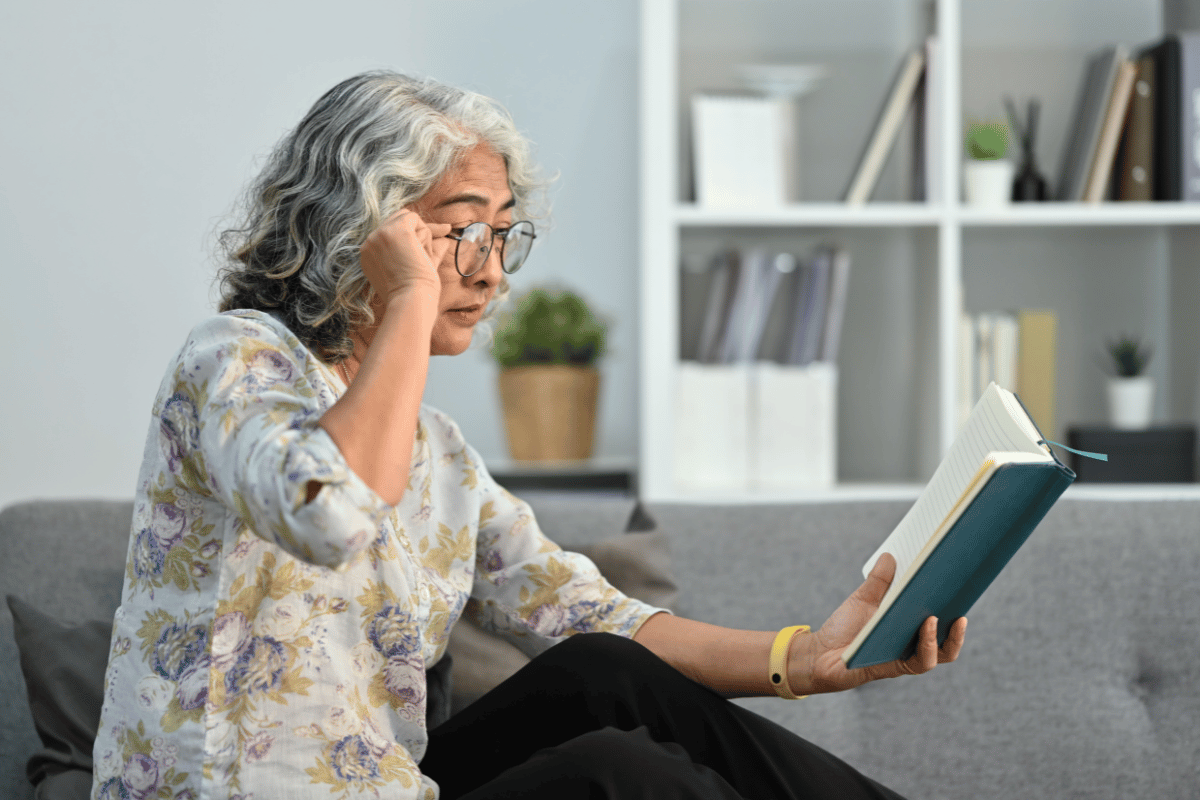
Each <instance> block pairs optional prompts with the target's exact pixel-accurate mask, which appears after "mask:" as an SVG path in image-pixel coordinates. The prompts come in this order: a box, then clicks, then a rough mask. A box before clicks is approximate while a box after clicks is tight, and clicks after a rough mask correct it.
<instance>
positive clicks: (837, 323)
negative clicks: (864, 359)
mask: <svg viewBox="0 0 1200 800" xmlns="http://www.w3.org/2000/svg"><path fill="white" fill-rule="evenodd" d="M849 291H850V254H849V253H848V252H846V251H845V250H843V249H842V248H840V247H837V248H834V251H833V271H832V272H831V273H830V277H829V307H828V310H827V312H826V314H825V331H824V333H823V335H822V337H821V354H820V357H819V358H818V360H819V361H825V362H828V363H834V362H836V361H837V357H838V348H839V347H840V345H841V339H842V325H843V321H844V320H845V318H846V296H847V294H848V293H849Z"/></svg>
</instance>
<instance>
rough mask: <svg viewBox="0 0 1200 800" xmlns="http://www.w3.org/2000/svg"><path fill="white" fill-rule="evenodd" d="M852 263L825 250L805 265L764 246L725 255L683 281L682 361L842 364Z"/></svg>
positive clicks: (685, 272) (689, 270)
mask: <svg viewBox="0 0 1200 800" xmlns="http://www.w3.org/2000/svg"><path fill="white" fill-rule="evenodd" d="M849 275H850V256H849V254H848V253H847V252H846V251H845V250H843V249H841V248H838V247H832V246H824V247H820V248H818V249H817V250H816V252H815V253H814V254H813V256H812V257H811V258H810V259H807V260H800V259H797V258H796V257H795V256H793V255H792V254H791V253H786V252H774V251H772V250H769V249H767V248H765V247H752V248H749V249H746V250H727V251H723V252H721V253H719V254H717V255H716V256H715V257H714V258H713V259H712V261H711V263H710V265H708V266H707V267H706V268H704V267H699V268H698V267H697V266H696V265H695V264H685V265H684V266H683V268H682V276H681V279H680V306H681V309H680V315H679V316H680V357H681V358H682V359H684V360H694V361H698V362H700V363H706V364H736V363H744V362H753V361H775V362H778V363H781V364H791V365H795V366H802V365H805V364H809V363H812V362H815V361H828V362H834V361H836V360H837V356H838V349H839V344H840V340H841V332H842V326H843V321H844V318H845V309H846V300H847V295H848V292H849Z"/></svg>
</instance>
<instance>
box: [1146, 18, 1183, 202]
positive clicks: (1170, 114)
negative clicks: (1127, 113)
mask: <svg viewBox="0 0 1200 800" xmlns="http://www.w3.org/2000/svg"><path fill="white" fill-rule="evenodd" d="M1145 54H1146V55H1148V56H1151V57H1152V58H1153V59H1154V78H1155V82H1156V86H1155V92H1154V199H1155V200H1180V199H1182V198H1183V143H1182V141H1181V140H1180V135H1181V130H1182V120H1181V117H1180V114H1181V113H1182V110H1183V106H1182V102H1181V101H1182V92H1183V89H1182V81H1183V77H1182V73H1183V65H1182V61H1183V58H1182V48H1181V47H1180V46H1179V37H1178V36H1176V35H1175V34H1169V35H1167V36H1166V38H1164V39H1163V40H1162V41H1161V42H1159V43H1158V44H1156V45H1154V46H1153V47H1151V48H1150V49H1148V50H1147V51H1146V53H1145Z"/></svg>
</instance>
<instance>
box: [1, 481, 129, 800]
mask: <svg viewBox="0 0 1200 800" xmlns="http://www.w3.org/2000/svg"><path fill="white" fill-rule="evenodd" d="M132 517H133V503H132V502H129V501H109V500H68V501H63V500H39V501H31V502H25V503H17V504H14V505H11V506H8V507H6V508H4V509H3V510H0V545H2V546H3V548H4V558H2V559H0V595H7V594H13V595H16V596H17V597H19V598H21V599H22V600H24V601H25V602H26V603H28V604H30V605H32V606H34V607H35V608H37V609H38V610H40V611H41V612H43V613H45V614H49V615H51V616H53V617H57V618H58V619H63V620H89V619H95V620H111V619H112V615H113V612H114V611H115V610H116V608H117V605H118V603H120V600H121V576H122V574H123V572H124V569H125V552H126V549H127V548H128V546H129V525H130V520H131V519H132ZM0 665H2V668H0V692H3V693H4V696H6V697H9V698H10V702H9V703H8V707H7V708H6V710H5V711H4V713H3V715H2V716H0V719H2V722H0V797H5V798H12V799H13V800H22V799H23V798H29V797H32V796H33V787H32V786H31V785H30V784H29V780H28V779H27V778H26V775H25V766H26V761H27V760H28V758H29V756H30V754H32V753H34V752H36V751H38V750H39V748H41V747H42V743H41V740H40V739H39V737H38V734H37V731H36V730H35V729H34V725H33V720H32V718H31V717H30V711H29V704H28V703H25V702H21V698H23V697H25V695H26V688H25V680H24V678H23V676H22V674H21V668H20V655H19V653H18V650H17V643H16V641H15V640H14V638H13V620H12V614H11V613H10V612H9V608H8V606H7V605H5V604H3V603H0ZM13 700H15V702H14V701H13ZM64 774H66V773H64ZM47 783H49V781H45V782H43V786H45V785H46V784H47Z"/></svg>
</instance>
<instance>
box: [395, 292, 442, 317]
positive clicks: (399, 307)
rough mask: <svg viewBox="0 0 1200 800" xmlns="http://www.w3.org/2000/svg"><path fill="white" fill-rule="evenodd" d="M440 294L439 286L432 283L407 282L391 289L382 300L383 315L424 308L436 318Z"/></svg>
mask: <svg viewBox="0 0 1200 800" xmlns="http://www.w3.org/2000/svg"><path fill="white" fill-rule="evenodd" d="M441 295H442V289H441V287H440V286H436V285H434V284H426V283H410V284H407V285H406V286H403V287H401V288H398V289H395V290H393V291H392V292H391V293H390V294H389V295H388V296H387V298H386V299H385V300H384V303H383V308H384V315H385V316H386V315H388V314H393V313H401V314H411V313H413V312H414V311H416V312H420V311H422V310H424V311H428V312H430V314H431V316H432V318H434V319H436V318H437V312H438V304H439V303H440V302H441Z"/></svg>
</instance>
